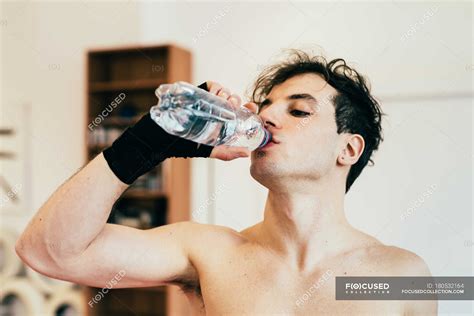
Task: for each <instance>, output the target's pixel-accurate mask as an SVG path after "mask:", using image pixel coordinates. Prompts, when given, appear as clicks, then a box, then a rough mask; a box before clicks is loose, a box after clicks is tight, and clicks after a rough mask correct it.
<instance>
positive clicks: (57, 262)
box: [16, 85, 249, 287]
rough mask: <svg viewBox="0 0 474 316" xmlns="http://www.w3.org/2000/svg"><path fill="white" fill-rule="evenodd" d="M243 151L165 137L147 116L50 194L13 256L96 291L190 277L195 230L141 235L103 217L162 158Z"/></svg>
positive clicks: (164, 229)
mask: <svg viewBox="0 0 474 316" xmlns="http://www.w3.org/2000/svg"><path fill="white" fill-rule="evenodd" d="M211 88H212V85H211ZM213 89H214V90H212V89H211V92H213V93H215V94H217V95H219V93H220V90H217V89H216V86H215V85H214V86H213ZM223 97H224V96H223ZM225 97H226V99H228V98H229V97H230V95H227V96H225ZM239 102H240V101H239ZM234 105H236V106H239V105H240V104H234ZM164 148H166V149H164ZM242 153H246V154H247V155H248V154H249V153H248V150H246V149H243V148H239V147H236V148H226V147H225V146H224V147H222V146H217V147H215V148H212V147H210V146H205V145H201V146H199V148H198V147H197V144H196V143H193V142H190V141H187V140H184V139H181V138H180V139H178V138H177V137H176V136H172V135H169V134H167V133H165V132H164V131H163V130H162V129H161V128H159V127H158V125H156V124H155V123H154V122H152V121H151V119H150V117H149V114H147V115H145V116H144V117H143V118H142V119H141V120H140V121H139V122H138V123H137V124H136V125H135V126H133V127H131V128H129V129H127V130H126V131H125V132H124V133H123V134H122V135H121V136H120V137H119V138H118V139H117V141H115V142H114V144H113V145H112V146H111V147H109V148H108V149H106V150H105V151H104V152H103V153H101V154H99V155H98V156H97V157H95V158H94V159H93V160H92V161H90V162H89V163H88V164H87V165H86V166H85V167H84V168H83V169H81V170H80V171H79V172H78V173H76V174H75V175H74V176H72V177H71V178H70V179H69V180H68V181H66V182H65V183H64V184H63V185H61V186H60V187H59V188H58V189H57V190H56V191H55V192H54V193H53V194H52V195H51V196H50V197H49V199H48V200H47V201H46V203H44V205H42V206H41V208H40V209H39V210H38V211H37V213H36V214H35V215H34V217H33V218H32V219H31V221H30V222H29V224H28V226H27V227H26V229H25V231H24V232H23V233H22V235H21V236H20V238H19V239H18V241H17V243H16V252H17V254H18V255H19V256H20V258H21V259H22V260H23V261H24V262H25V263H26V264H27V265H29V266H30V267H32V268H33V269H34V270H36V271H38V272H40V273H42V274H45V275H47V276H50V277H53V278H57V279H62V280H67V281H71V282H76V283H80V284H85V285H91V286H97V287H102V286H104V285H105V284H106V283H107V282H109V281H110V280H111V279H112V278H114V276H116V275H117V274H123V276H121V281H120V283H119V284H117V285H116V287H144V286H154V285H160V284H166V283H172V282H173V281H174V280H176V279H180V278H183V277H186V278H190V277H194V276H195V273H196V272H195V271H194V269H193V267H192V264H191V261H190V255H189V254H190V249H191V247H192V246H191V242H193V241H195V238H196V236H199V235H200V230H202V226H201V225H199V224H194V223H190V222H182V223H176V224H171V225H165V226H161V227H158V228H154V229H149V230H140V229H134V228H130V227H126V226H120V225H114V224H107V218H108V217H109V214H110V211H111V209H112V206H113V204H114V203H115V201H117V199H118V198H119V197H120V195H121V194H122V193H123V192H124V191H125V190H126V189H127V187H128V186H129V185H130V184H131V183H133V181H134V180H135V179H136V178H138V176H140V175H141V174H144V173H145V172H147V171H148V170H150V169H151V168H153V167H154V166H156V165H157V164H158V163H160V162H161V161H163V160H164V159H166V158H168V157H182V156H185V157H212V158H218V159H222V160H232V159H235V158H237V157H239V156H240V157H242V155H241V154H242ZM183 154H184V155H183Z"/></svg>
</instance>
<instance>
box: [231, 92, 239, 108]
mask: <svg viewBox="0 0 474 316" xmlns="http://www.w3.org/2000/svg"><path fill="white" fill-rule="evenodd" d="M228 100H229V101H230V102H231V103H232V105H233V106H234V107H236V108H238V107H239V106H240V104H242V99H241V98H240V97H239V96H238V95H237V94H235V93H233V94H231V95H230V97H229V99H228Z"/></svg>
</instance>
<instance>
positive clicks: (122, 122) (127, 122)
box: [89, 113, 145, 127]
mask: <svg viewBox="0 0 474 316" xmlns="http://www.w3.org/2000/svg"><path fill="white" fill-rule="evenodd" d="M143 115H145V113H140V114H138V115H136V116H133V117H130V118H126V117H119V116H111V117H108V118H106V119H105V120H104V121H103V122H102V123H101V125H103V126H119V127H129V126H131V125H133V124H135V123H136V122H138V121H139V120H140V119H141V117H142V116H143ZM93 120H94V119H93V118H92V119H89V121H90V122H92V121H93Z"/></svg>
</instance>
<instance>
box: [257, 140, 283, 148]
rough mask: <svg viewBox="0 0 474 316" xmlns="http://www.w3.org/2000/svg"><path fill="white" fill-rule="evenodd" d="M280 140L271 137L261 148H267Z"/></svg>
mask: <svg viewBox="0 0 474 316" xmlns="http://www.w3.org/2000/svg"><path fill="white" fill-rule="evenodd" d="M279 143H280V142H279V141H278V140H276V139H274V138H272V139H271V140H270V141H269V142H268V143H267V144H266V145H265V146H263V147H262V148H261V149H265V148H269V147H272V146H275V145H277V144H279Z"/></svg>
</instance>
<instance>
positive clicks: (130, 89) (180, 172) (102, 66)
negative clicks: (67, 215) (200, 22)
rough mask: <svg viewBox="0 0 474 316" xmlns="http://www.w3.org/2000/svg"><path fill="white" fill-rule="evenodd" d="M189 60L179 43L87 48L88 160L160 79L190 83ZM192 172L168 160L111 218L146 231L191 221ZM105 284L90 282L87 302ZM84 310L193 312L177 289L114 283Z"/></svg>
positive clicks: (146, 105)
mask: <svg viewBox="0 0 474 316" xmlns="http://www.w3.org/2000/svg"><path fill="white" fill-rule="evenodd" d="M191 62H192V61H191V53H190V52H188V51H187V50H185V49H183V48H180V47H177V46H175V45H161V46H136V47H122V48H111V49H97V50H91V51H89V52H88V55H87V85H86V86H87V111H86V112H87V122H88V127H87V129H86V138H87V139H86V144H87V146H86V157H87V159H88V160H91V159H92V158H94V157H95V156H96V155H97V154H99V153H100V152H102V150H104V149H105V148H106V147H107V146H109V144H111V143H112V142H113V140H115V139H116V137H118V136H119V135H120V134H121V133H122V131H123V130H125V129H126V128H127V127H128V126H130V125H133V124H134V123H135V122H137V121H138V119H139V118H140V117H141V116H142V115H143V114H144V113H147V112H148V111H149V109H150V107H151V106H153V105H155V104H156V103H157V97H156V95H155V90H156V88H158V86H159V85H160V84H162V83H168V82H175V81H178V80H184V81H188V82H190V81H191V77H192V73H191ZM189 177H190V162H189V160H188V159H167V160H166V161H164V162H163V163H162V164H160V165H159V166H157V167H156V168H155V169H154V170H152V171H150V172H149V173H147V174H146V175H144V176H142V177H140V178H139V179H137V181H135V182H134V184H133V185H132V186H130V188H129V189H128V190H127V191H125V192H124V194H123V195H122V196H121V198H120V199H119V200H118V201H117V202H116V203H115V205H114V209H113V210H112V212H111V216H110V217H109V219H108V222H111V223H118V224H122V225H129V226H134V227H137V228H141V229H148V228H152V227H156V226H160V225H165V224H169V223H174V222H177V221H185V220H189V219H190V199H189V195H190V179H189ZM104 286H105V285H104ZM99 290H100V289H98V288H92V287H86V288H84V295H85V297H86V302H88V301H89V300H90V299H91V298H93V297H94V295H96V294H97V293H98V291H99ZM86 310H87V311H88V316H102V315H114V316H125V315H140V316H148V315H186V314H189V310H188V302H187V300H186V298H185V296H184V295H183V294H181V293H180V292H179V291H178V290H177V289H176V288H173V287H155V288H134V289H112V290H110V292H109V293H108V294H107V295H105V296H104V298H102V300H101V301H100V302H99V303H97V304H94V307H93V308H90V307H89V306H87V308H86Z"/></svg>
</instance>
